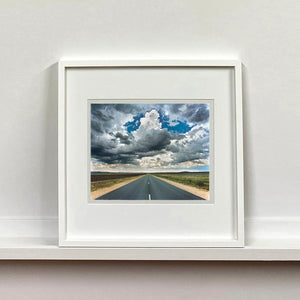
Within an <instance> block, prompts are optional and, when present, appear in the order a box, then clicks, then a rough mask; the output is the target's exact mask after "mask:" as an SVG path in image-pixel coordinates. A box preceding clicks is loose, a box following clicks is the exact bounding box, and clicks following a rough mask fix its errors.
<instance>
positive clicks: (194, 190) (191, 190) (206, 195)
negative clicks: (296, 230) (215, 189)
mask: <svg viewBox="0 0 300 300" xmlns="http://www.w3.org/2000/svg"><path fill="white" fill-rule="evenodd" d="M151 176H153V175H151ZM153 177H156V178H158V179H160V180H163V181H165V182H167V183H169V184H172V185H174V186H176V187H178V188H180V189H182V190H184V191H187V192H189V193H191V194H194V195H196V196H198V197H201V198H203V199H205V200H209V191H207V190H203V189H198V188H195V187H192V186H188V185H185V184H182V183H179V182H175V181H172V180H169V179H165V178H162V177H157V176H153Z"/></svg>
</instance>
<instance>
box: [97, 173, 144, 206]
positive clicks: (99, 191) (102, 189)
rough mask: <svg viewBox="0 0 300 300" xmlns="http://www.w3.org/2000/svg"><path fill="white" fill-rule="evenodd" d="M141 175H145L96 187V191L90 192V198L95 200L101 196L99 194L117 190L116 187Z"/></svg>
mask: <svg viewBox="0 0 300 300" xmlns="http://www.w3.org/2000/svg"><path fill="white" fill-rule="evenodd" d="M143 176H145V175H141V176H137V177H134V178H131V179H128V180H126V181H122V182H120V183H117V184H114V185H112V186H109V187H105V188H101V189H98V190H96V191H93V192H91V200H95V199H97V198H99V197H101V196H103V195H105V194H107V193H110V192H112V191H114V190H117V189H118V188H120V187H122V186H124V185H126V184H128V183H131V182H133V181H135V180H137V179H139V178H142V177H143Z"/></svg>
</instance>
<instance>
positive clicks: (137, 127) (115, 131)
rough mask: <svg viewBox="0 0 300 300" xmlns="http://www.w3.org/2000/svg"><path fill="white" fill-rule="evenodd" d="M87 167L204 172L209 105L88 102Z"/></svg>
mask: <svg viewBox="0 0 300 300" xmlns="http://www.w3.org/2000/svg"><path fill="white" fill-rule="evenodd" d="M91 171H93V172H95V171H98V172H172V171H174V172H180V171H209V104H204V103H196V104H195V103H194V104H144V103H143V104H142V103H135V104H127V103H126V104H103V103H94V104H91Z"/></svg>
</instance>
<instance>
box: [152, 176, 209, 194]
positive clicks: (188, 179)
mask: <svg viewBox="0 0 300 300" xmlns="http://www.w3.org/2000/svg"><path fill="white" fill-rule="evenodd" d="M153 175H155V176H157V177H161V178H165V179H168V180H171V181H175V182H178V183H182V184H184V185H188V186H192V187H195V188H199V189H204V190H207V191H209V172H178V173H154V174H153Z"/></svg>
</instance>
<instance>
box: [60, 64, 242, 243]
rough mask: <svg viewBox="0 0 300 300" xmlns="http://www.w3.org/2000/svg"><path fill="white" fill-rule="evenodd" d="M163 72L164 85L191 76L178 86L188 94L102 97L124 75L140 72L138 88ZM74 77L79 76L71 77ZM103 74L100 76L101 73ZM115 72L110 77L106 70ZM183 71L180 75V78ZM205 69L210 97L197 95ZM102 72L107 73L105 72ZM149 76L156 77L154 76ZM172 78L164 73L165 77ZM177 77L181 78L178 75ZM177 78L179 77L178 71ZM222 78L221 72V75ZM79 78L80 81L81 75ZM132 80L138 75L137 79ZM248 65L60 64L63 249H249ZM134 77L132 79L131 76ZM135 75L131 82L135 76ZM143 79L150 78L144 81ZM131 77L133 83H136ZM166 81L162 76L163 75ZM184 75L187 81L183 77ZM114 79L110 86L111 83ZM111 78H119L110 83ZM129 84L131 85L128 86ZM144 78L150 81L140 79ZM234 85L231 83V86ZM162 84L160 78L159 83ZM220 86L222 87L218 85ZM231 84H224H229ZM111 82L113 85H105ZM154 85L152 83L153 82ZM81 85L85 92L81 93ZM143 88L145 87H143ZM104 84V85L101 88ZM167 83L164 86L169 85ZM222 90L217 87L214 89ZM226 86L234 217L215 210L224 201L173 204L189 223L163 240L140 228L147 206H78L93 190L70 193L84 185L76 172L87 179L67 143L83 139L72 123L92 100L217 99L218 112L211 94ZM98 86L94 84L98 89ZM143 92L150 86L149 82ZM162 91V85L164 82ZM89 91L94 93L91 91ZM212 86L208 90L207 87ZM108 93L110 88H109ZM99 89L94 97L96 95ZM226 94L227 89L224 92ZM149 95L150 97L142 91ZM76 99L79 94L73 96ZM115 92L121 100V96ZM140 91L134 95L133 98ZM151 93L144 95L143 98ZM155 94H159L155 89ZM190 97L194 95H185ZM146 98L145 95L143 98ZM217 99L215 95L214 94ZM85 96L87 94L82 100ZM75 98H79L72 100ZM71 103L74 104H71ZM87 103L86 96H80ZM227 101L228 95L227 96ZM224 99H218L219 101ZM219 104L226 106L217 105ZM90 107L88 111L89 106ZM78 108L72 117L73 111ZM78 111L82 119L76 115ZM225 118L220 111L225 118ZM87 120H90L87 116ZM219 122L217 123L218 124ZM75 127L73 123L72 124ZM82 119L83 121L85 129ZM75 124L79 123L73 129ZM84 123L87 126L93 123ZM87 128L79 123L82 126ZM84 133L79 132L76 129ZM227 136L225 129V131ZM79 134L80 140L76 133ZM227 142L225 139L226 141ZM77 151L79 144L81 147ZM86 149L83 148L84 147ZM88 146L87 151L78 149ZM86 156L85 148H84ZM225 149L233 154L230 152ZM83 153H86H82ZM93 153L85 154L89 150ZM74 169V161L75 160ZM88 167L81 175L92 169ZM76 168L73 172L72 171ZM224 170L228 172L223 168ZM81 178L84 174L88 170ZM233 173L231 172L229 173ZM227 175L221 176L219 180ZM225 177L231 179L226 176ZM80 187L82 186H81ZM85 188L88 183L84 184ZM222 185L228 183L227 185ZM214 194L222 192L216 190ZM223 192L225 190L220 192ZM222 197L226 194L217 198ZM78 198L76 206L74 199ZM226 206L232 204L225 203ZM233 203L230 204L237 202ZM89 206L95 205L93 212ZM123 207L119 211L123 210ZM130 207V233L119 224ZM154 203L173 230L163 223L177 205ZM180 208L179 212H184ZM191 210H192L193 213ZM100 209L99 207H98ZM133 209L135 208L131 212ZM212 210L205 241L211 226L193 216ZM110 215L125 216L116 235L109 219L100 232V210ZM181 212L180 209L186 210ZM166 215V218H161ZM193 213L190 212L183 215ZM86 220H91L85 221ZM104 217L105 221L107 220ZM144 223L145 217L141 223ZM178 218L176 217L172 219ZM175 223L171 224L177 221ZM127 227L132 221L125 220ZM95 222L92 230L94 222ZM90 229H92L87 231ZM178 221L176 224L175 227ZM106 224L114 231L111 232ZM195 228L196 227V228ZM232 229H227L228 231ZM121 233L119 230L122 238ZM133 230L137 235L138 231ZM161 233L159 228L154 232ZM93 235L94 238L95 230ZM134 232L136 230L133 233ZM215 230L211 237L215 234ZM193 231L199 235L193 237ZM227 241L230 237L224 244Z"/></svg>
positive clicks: (230, 207)
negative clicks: (245, 82)
mask: <svg viewBox="0 0 300 300" xmlns="http://www.w3.org/2000/svg"><path fill="white" fill-rule="evenodd" d="M160 70H165V71H167V72H166V74H164V78H163V80H165V81H166V82H167V83H168V82H169V83H170V82H171V80H174V75H175V76H176V77H177V74H180V72H181V71H182V70H183V71H184V74H183V75H182V76H181V79H179V81H178V82H179V83H178V86H179V87H180V86H181V83H180V80H182V86H181V87H182V88H181V89H180V94H179V95H176V90H178V89H174V91H172V92H171V94H172V96H169V97H166V96H163V94H164V92H165V90H164V88H162V89H163V92H161V93H160V95H157V96H156V95H153V93H152V94H150V93H149V88H145V87H144V92H143V87H141V88H139V92H140V94H139V95H138V96H136V95H135V94H134V92H129V93H128V94H126V95H124V97H123V96H122V95H120V94H118V93H117V92H114V91H113V89H112V88H111V87H108V88H107V90H106V91H105V93H106V94H105V95H102V94H101V93H102V91H103V88H104V85H105V84H107V85H110V84H111V83H112V82H113V83H114V84H116V83H120V84H121V82H123V81H124V78H125V77H122V74H121V73H120V71H121V72H124V71H125V73H126V72H128V71H129V72H132V74H133V75H132V78H131V79H126V80H131V82H128V83H130V84H133V80H136V79H137V78H141V76H140V75H139V74H140V73H141V72H143V73H142V75H143V76H144V77H145V80H147V79H149V78H150V79H151V78H153V74H151V72H153V71H154V72H156V74H155V76H156V77H157V75H159V74H160V73H161V72H160ZM70 71H71V73H70ZM98 71H99V72H98ZM106 71H108V72H107V74H105V72H106ZM176 71H177V72H179V73H176ZM197 71H199V74H200V73H201V76H200V78H204V80H205V82H206V84H207V85H208V86H209V88H208V89H207V90H208V92H207V93H208V94H207V95H206V96H205V97H203V96H201V97H197V96H195V95H197V84H198V83H201V82H197V80H198V79H199V75H198V73H197ZM97 72H98V73H99V74H97ZM147 72H148V73H147ZM163 72H164V71H163ZM172 72H173V73H172ZM174 72H175V73H174ZM218 72H219V73H218ZM73 75H74V76H73ZM127 75H128V74H124V76H127ZM129 75H130V74H129ZM241 75H242V74H241V63H240V62H239V61H232V60H228V61H227V60H222V61H220V60H218V61H211V60H209V61H199V60H187V61H182V60H180V61H169V60H156V61H152V60H143V61H141V60H139V61H135V60H132V61H124V60H120V61H60V62H59V97H58V98H59V99H58V101H59V104H58V114H59V117H58V122H59V123H58V130H59V132H58V139H59V140H58V172H59V176H58V180H59V183H58V186H59V246H60V247H113V248H128V247H132V248H136V247H138V248H139V247H142V248H145V247H146V248H147V247H149V248H156V247H160V248H161V247H163V248H164V247H166V248H173V247H176V248H178V247H183V248H185V247H196V248H197V247H243V246H244V186H243V118H242V116H243V114H242V78H241ZM130 76H131V75H130ZM130 76H128V77H130ZM143 76H142V77H143ZM128 77H126V78H128ZM158 77H159V76H158ZM178 77H180V76H178ZM106 79H107V82H106ZM109 80H112V81H110V82H109ZM126 80H125V81H126ZM140 80H143V79H140ZM225 80H227V81H228V82H225ZM154 81H155V79H154ZM214 81H215V83H214ZM223 81H224V82H223ZM105 82H106V83H105ZM149 82H150V81H149ZM187 82H188V84H187V85H189V86H188V87H186V86H184V85H183V83H187ZM79 83H80V87H79ZM140 83H141V82H140ZM99 84H100V85H99ZM163 84H164V83H163ZM214 84H215V86H214ZM218 84H220V85H222V87H224V89H225V90H226V91H227V93H226V95H227V96H226V97H227V98H228V103H227V104H226V105H225V101H224V104H222V105H223V107H227V111H228V115H227V116H226V118H225V119H227V121H228V122H229V124H227V125H226V126H224V128H231V127H233V129H232V130H230V132H228V130H227V134H228V136H229V137H230V141H231V143H229V144H230V145H226V144H224V147H225V148H226V147H227V146H228V147H229V146H230V148H228V149H227V150H226V151H227V153H228V155H232V163H231V164H229V162H228V164H227V165H230V166H232V170H231V171H230V172H229V174H230V176H229V177H230V180H229V179H228V180H229V181H228V182H230V183H231V184H230V188H228V190H232V196H230V195H229V196H228V197H227V198H228V199H229V200H228V201H227V200H226V201H227V202H228V203H227V204H228V205H227V206H226V205H225V204H224V205H225V206H226V207H225V206H224V207H225V208H226V213H224V215H226V219H225V217H224V218H223V219H222V216H223V213H222V210H221V208H220V209H219V210H218V211H214V206H215V210H217V208H216V207H217V205H216V204H215V201H216V202H217V203H218V204H219V203H221V199H216V200H215V201H214V203H208V204H205V206H202V207H203V209H201V205H200V206H199V205H194V204H189V203H187V204H184V205H182V203H180V204H176V203H173V204H171V205H172V209H171V210H173V211H172V213H173V214H175V215H176V214H178V213H179V211H181V214H182V215H184V216H183V219H184V220H183V221H182V224H185V226H186V229H184V228H177V230H178V231H179V232H180V235H179V236H176V234H174V232H175V231H170V234H169V233H168V232H167V231H164V232H163V234H162V235H161V236H159V235H158V234H157V233H158V231H157V230H156V232H153V233H152V232H151V226H150V225H149V226H145V228H144V233H143V226H140V224H139V223H138V222H136V220H135V218H134V217H137V214H138V211H139V209H140V208H141V207H143V204H132V203H129V204H127V203H126V204H119V203H118V204H111V205H110V204H108V203H104V204H101V205H102V206H101V205H100V206H99V205H95V204H93V203H89V202H88V201H85V200H84V199H82V197H81V198H80V197H79V198H80V199H79V198H78V199H79V200H78V201H77V200H75V198H76V197H78V195H81V192H82V193H85V195H86V189H83V188H82V191H80V192H79V193H76V194H75V196H73V197H71V196H70V198H68V196H69V195H70V191H71V193H72V190H70V186H73V187H74V186H77V185H76V184H74V183H76V180H78V179H75V178H74V180H73V179H71V177H72V176H73V177H74V176H75V177H76V172H77V173H79V172H78V171H76V170H79V169H76V167H75V169H74V170H75V171H74V170H73V169H72V167H70V165H71V166H74V160H73V161H72V159H71V158H70V159H69V157H70V153H69V152H68V151H69V149H70V148H71V144H72V143H73V142H74V141H72V140H71V139H69V140H68V139H67V137H70V136H71V135H73V134H76V132H75V131H74V130H72V126H75V125H74V124H75V122H73V123H72V118H73V116H75V114H77V116H76V117H75V119H74V120H77V121H78V120H80V118H78V116H79V117H82V116H85V117H86V116H87V114H86V112H82V111H81V110H80V107H85V104H82V103H81V101H83V102H86V101H88V100H89V99H106V100H109V99H111V100H113V99H120V100H122V99H132V100H134V99H153V98H154V99H157V100H159V99H170V100H176V99H191V98H192V99H199V100H201V99H202V100H203V99H213V100H214V101H216V102H214V103H213V105H214V109H215V106H216V105H217V110H218V111H220V109H218V106H219V104H218V103H222V102H221V100H220V99H221V97H219V96H218V97H217V98H214V97H212V96H210V95H209V90H216V91H217V90H218ZM91 85H92V86H91ZM141 85H142V86H143V84H141ZM157 85H159V84H158V83H157ZM85 86H86V87H85ZM73 87H77V88H80V90H76V91H74V89H73ZM189 87H190V88H191V89H194V91H193V93H194V96H191V95H192V94H193V93H192V94H189V92H188V88H189ZM203 87H204V85H203ZM104 89H105V88H104ZM92 90H93V91H92ZM121 90H122V88H120V91H119V93H121V92H122V91H121ZM221 90H222V89H221ZM141 91H142V92H141ZM73 93H74V95H73ZM114 93H115V94H114ZM130 93H132V94H130ZM143 93H144V94H143ZM154 93H155V88H154ZM185 93H186V95H185ZM142 94H143V95H142ZM212 94H213V93H212ZM79 95H80V96H79ZM72 96H74V98H72ZM68 97H69V98H68ZM76 97H78V99H79V100H78V101H77V102H76V103H78V106H77V107H75V106H74V107H73V104H72V105H71V103H72V102H70V101H71V100H70V99H71V98H72V99H75V98H76ZM80 97H81V98H80ZM224 98H225V97H224ZM216 99H217V100H216ZM217 101H219V102H217ZM82 105H83V106H82ZM71 110H72V111H71ZM73 112H74V114H72V113H73ZM217 113H218V112H217ZM85 117H84V118H85ZM214 117H215V118H217V119H218V122H217V123H218V125H217V126H216V127H215V126H214V128H215V130H221V129H220V128H221V127H222V126H220V124H221V123H220V122H221V118H220V117H219V116H218V115H217V116H214ZM215 121H216V119H215ZM67 122H68V123H67ZM80 122H81V121H79V123H80ZM71 123H72V124H71ZM82 124H87V122H86V120H85V121H84V122H83V123H82ZM77 126H79V125H77ZM75 127H76V126H75ZM78 128H79V129H80V128H81V129H80V130H79V131H82V132H83V134H82V136H85V138H82V136H81V135H80V134H79V135H78V136H79V138H78V137H77V138H76V140H78V139H79V140H81V141H79V143H80V144H84V143H87V139H86V134H87V131H86V128H85V129H82V126H81V127H78ZM224 130H225V129H224ZM71 133H73V134H71ZM219 136H220V135H219ZM216 139H217V146H216V147H217V151H219V150H218V149H220V146H219V145H221V142H222V141H221V139H220V138H219V137H216ZM74 145H75V144H74ZM78 145H79V144H78ZM84 147H85V148H86V146H84V145H83V148H82V149H84ZM75 148H76V149H77V148H81V146H80V147H75ZM82 151H83V152H84V151H85V150H82ZM226 151H225V152H226ZM79 152H80V151H79ZM84 153H85V152H84ZM81 159H82V160H83V161H86V160H85V158H83V157H81ZM71 161H72V162H73V163H70V162H71ZM214 164H215V166H216V168H220V167H218V166H217V164H216V163H214ZM83 166H84V165H82V166H81V169H80V170H81V171H86V169H84V167H83ZM68 168H69V169H68ZM219 170H220V169H219ZM80 173H81V172H80ZM221 173H222V172H218V174H221ZM225 173H226V172H224V174H225ZM216 176H221V175H216ZM224 178H225V177H224ZM217 181H218V182H220V179H218V178H217ZM77 182H78V181H77ZM79 185H80V184H79ZM219 186H220V185H219ZM214 194H216V193H215V192H214ZM217 194H219V192H218V193H217ZM217 196H218V195H217ZM73 200H74V201H73ZM76 201H77V202H78V203H77V204H76V205H75V206H74V205H73V202H74V203H75V202H76ZM224 202H225V201H224ZM229 202H230V203H229ZM85 205H86V206H87V207H85ZM118 205H119V206H118ZM124 205H130V209H131V210H132V212H131V213H130V220H133V221H130V222H129V221H128V224H127V225H128V226H127V227H126V224H125V226H124V223H123V224H122V225H121V224H119V225H118V224H116V223H118V220H119V219H120V218H119V217H120V216H121V211H124ZM159 205H160V204H154V205H152V206H148V207H150V208H151V209H153V212H154V211H155V213H156V215H159V216H158V217H157V218H160V219H159V220H158V223H159V222H161V224H163V225H166V224H168V220H163V216H162V215H163V213H164V212H166V211H169V210H170V209H169V207H170V204H167V205H168V206H169V207H168V210H166V206H167V205H166V204H161V206H160V207H159ZM176 205H177V206H176ZM178 205H181V207H180V208H178ZM189 205H191V207H189ZM96 206H97V207H96ZM91 207H94V208H95V210H97V211H92V210H93V209H94V208H92V210H90V208H91ZM128 207H129V206H128ZM204 207H206V209H207V210H209V209H210V210H211V211H210V212H209V214H208V216H214V220H213V221H211V220H210V219H209V221H208V223H209V222H211V224H210V225H209V226H208V228H206V231H203V230H201V234H200V235H199V236H198V235H197V231H196V230H197V228H204V227H205V226H204V223H203V224H200V223H199V224H198V223H197V222H198V221H199V220H198V219H201V218H198V217H197V214H196V212H195V215H193V216H192V214H193V211H199V212H201V210H204ZM86 208H89V209H88V210H89V211H85V209H86ZM101 209H103V210H107V212H109V211H111V212H114V214H115V215H116V216H118V217H116V222H115V223H114V226H113V227H114V228H113V230H110V231H109V230H108V232H105V228H108V226H107V224H109V222H108V220H106V222H104V223H103V226H99V224H98V223H97V220H98V219H99V218H98V217H97V214H98V213H99V211H100V210H101ZM179 209H180V210H179ZM160 211H161V215H160ZM184 211H186V213H185V214H184V213H182V212H184ZM107 212H105V214H106V215H108V217H113V216H114V214H113V213H111V215H110V216H109V214H110V213H107ZM205 214H206V212H203V216H202V219H203V217H204V216H205ZM82 215H84V218H83V217H82ZM102 217H103V216H102ZM137 219H139V218H138V217H137ZM189 219H191V222H190V223H191V224H192V225H189V222H188V221H189ZM170 220H171V219H170ZM170 220H169V221H170ZM123 221H124V220H123ZM88 223H89V224H88ZM86 224H88V225H87V227H86V228H85V225H86ZM174 224H175V227H176V223H175V222H174V223H173V225H174ZM182 224H181V225H180V226H182ZM105 225H106V226H105ZM98 226H99V227H101V228H102V229H101V230H100V231H99V234H98V233H97V229H95V228H98ZM123 226H124V227H126V230H124V231H123V230H121V227H123ZM135 226H136V227H141V228H139V230H138V231H136V232H134V233H133V234H132V235H131V231H130V230H131V229H132V228H134V227H135ZM189 226H190V228H189ZM222 228H226V230H225V229H224V230H223V229H222ZM118 230H119V232H118ZM132 230H133V229H132ZM153 230H154V229H153ZM91 231H92V232H93V233H92V234H91V235H90V234H89V233H90V232H91ZM133 231H134V230H133ZM210 232H211V233H210ZM190 233H191V234H190ZM223 237H224V238H223Z"/></svg>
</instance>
